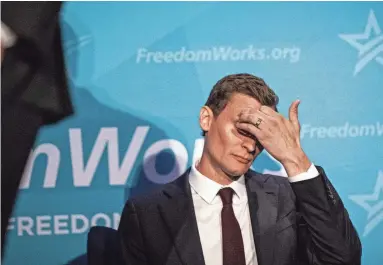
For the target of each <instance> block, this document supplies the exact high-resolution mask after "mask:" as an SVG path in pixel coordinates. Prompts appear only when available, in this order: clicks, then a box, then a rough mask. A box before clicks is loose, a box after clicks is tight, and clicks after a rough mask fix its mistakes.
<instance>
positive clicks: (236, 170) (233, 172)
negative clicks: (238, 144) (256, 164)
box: [226, 165, 250, 177]
mask: <svg viewBox="0 0 383 265" xmlns="http://www.w3.org/2000/svg"><path fill="white" fill-rule="evenodd" d="M249 168H250V166H247V165H236V166H233V167H231V168H230V169H229V168H228V169H227V171H226V172H227V174H228V175H230V176H235V177H236V176H241V175H243V174H245V173H246V172H247V171H248V170H249Z"/></svg>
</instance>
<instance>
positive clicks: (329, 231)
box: [290, 167, 361, 265]
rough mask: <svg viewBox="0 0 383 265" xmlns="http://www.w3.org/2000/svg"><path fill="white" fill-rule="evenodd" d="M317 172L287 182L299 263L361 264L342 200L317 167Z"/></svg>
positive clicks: (353, 229) (358, 246)
mask: <svg viewBox="0 0 383 265" xmlns="http://www.w3.org/2000/svg"><path fill="white" fill-rule="evenodd" d="M316 169H317V171H318V172H319V175H318V176H317V177H315V178H310V179H307V180H301V181H294V182H291V180H290V185H291V187H292V190H293V191H294V193H295V197H296V202H297V209H298V211H299V216H300V220H298V254H299V256H300V261H301V262H305V263H302V264H323V265H325V264H342V265H360V264H361V244H360V241H359V237H358V234H357V232H356V230H355V228H354V226H353V225H352V223H351V220H350V218H349V215H348V213H347V210H346V209H345V208H344V206H343V203H342V200H341V199H340V197H339V195H338V193H337V192H336V190H335V189H334V187H333V185H332V184H331V182H330V181H329V179H328V178H327V176H326V174H325V172H324V170H323V169H322V168H321V167H316Z"/></svg>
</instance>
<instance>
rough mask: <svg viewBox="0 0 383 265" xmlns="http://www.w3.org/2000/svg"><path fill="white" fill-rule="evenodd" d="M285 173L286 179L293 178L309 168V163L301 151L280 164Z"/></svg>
mask: <svg viewBox="0 0 383 265" xmlns="http://www.w3.org/2000/svg"><path fill="white" fill-rule="evenodd" d="M281 164H282V165H283V167H284V168H285V170H286V172H287V176H288V177H293V176H296V175H298V174H301V173H303V172H307V170H308V169H309V168H310V166H311V161H310V159H309V158H308V157H307V155H306V154H305V153H304V152H303V150H300V151H297V152H296V153H294V155H293V156H290V157H288V158H287V159H286V160H285V161H283V162H282V163H281Z"/></svg>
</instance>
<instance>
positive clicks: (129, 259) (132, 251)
mask: <svg viewBox="0 0 383 265" xmlns="http://www.w3.org/2000/svg"><path fill="white" fill-rule="evenodd" d="M118 232H119V234H120V240H121V248H122V253H123V257H124V261H125V264H126V265H147V264H148V262H147V259H146V255H145V249H144V242H143V239H142V234H141V227H140V221H139V216H138V213H137V212H136V208H135V205H134V204H133V202H131V201H128V202H127V203H126V204H125V207H124V210H123V212H122V216H121V220H120V225H119V228H118Z"/></svg>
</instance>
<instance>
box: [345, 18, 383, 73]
mask: <svg viewBox="0 0 383 265" xmlns="http://www.w3.org/2000/svg"><path fill="white" fill-rule="evenodd" d="M339 37H340V38H341V39H343V40H345V41H347V42H348V43H349V44H350V45H351V46H352V47H354V48H356V49H357V50H358V52H359V53H358V62H357V63H356V65H355V69H354V76H355V75H356V74H358V73H359V72H360V71H362V69H363V68H364V67H365V66H366V65H367V64H368V63H369V62H371V61H373V60H375V61H376V62H377V63H379V64H381V65H382V66H383V56H379V54H380V53H381V52H383V34H382V31H381V30H380V28H379V25H378V21H377V20H376V17H375V14H374V11H373V10H371V11H370V14H369V16H368V20H367V25H366V28H365V30H364V32H363V33H359V34H340V35H339ZM358 41H363V42H364V43H360V42H358Z"/></svg>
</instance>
